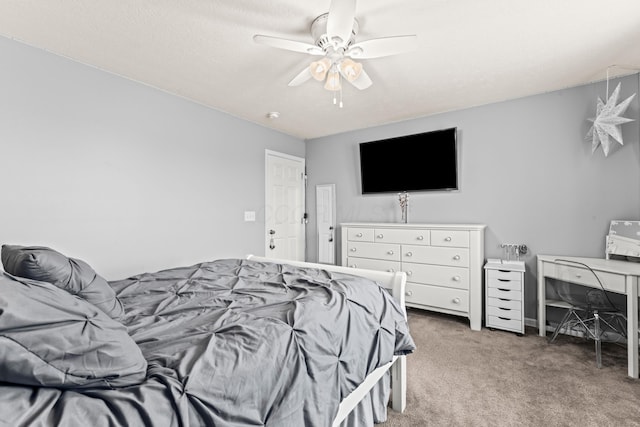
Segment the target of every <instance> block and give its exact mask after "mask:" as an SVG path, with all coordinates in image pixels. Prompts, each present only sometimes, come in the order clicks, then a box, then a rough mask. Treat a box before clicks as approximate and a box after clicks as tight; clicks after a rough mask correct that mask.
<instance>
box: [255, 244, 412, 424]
mask: <svg viewBox="0 0 640 427" xmlns="http://www.w3.org/2000/svg"><path fill="white" fill-rule="evenodd" d="M247 259H250V260H253V261H258V262H275V263H278V264H289V265H294V266H297V267H308V268H321V269H324V270H327V271H334V272H338V273H345V274H354V275H356V276H362V277H366V278H367V279H370V280H374V281H376V282H378V283H380V284H381V285H382V286H384V287H385V288H387V289H389V290H390V291H391V294H392V295H393V297H394V298H395V299H396V300H397V301H398V302H399V303H400V305H401V306H402V309H403V311H404V313H405V317H406V316H407V314H406V307H405V300H404V295H405V294H404V292H405V290H404V288H405V284H406V281H407V275H406V274H405V273H404V272H393V273H390V272H386V271H374V270H365V269H362V268H351V267H344V266H337V265H330V264H316V263H311V262H303V261H290V260H281V259H272V258H265V257H259V256H254V255H248V256H247ZM389 369H391V407H392V408H393V410H394V411H396V412H404V409H405V407H406V406H407V359H406V356H394V357H393V360H392V361H391V362H389V363H387V364H386V365H383V366H381V367H379V368H377V369H376V370H374V371H373V372H371V373H370V374H369V375H368V376H367V377H366V378H365V380H364V381H363V382H362V384H360V385H359V386H358V387H357V388H356V389H355V390H353V391H352V392H351V393H350V394H349V395H348V396H347V397H346V398H344V399H343V400H342V402H341V403H340V407H339V409H338V414H337V415H336V418H335V419H334V421H333V425H332V426H333V427H338V426H339V425H340V423H342V421H344V420H345V418H346V417H347V415H349V413H350V412H351V411H353V409H354V408H355V407H356V406H357V405H358V403H359V402H360V401H361V400H362V399H363V398H364V397H365V396H366V395H367V394H368V393H369V392H370V391H371V389H372V388H373V386H374V385H375V384H376V383H377V382H378V381H379V380H380V378H382V376H383V375H384V374H385V372H387V371H388V370H389Z"/></svg>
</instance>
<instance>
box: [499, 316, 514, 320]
mask: <svg viewBox="0 0 640 427" xmlns="http://www.w3.org/2000/svg"><path fill="white" fill-rule="evenodd" d="M498 319H502V320H511V319H509V318H508V317H501V316H498Z"/></svg>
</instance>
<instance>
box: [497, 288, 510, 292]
mask: <svg viewBox="0 0 640 427" xmlns="http://www.w3.org/2000/svg"><path fill="white" fill-rule="evenodd" d="M498 290H499V291H502V292H510V291H511V289H502V288H498Z"/></svg>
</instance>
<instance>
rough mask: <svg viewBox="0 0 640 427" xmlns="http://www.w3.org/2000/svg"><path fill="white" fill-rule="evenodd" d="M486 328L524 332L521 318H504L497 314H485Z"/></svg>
mask: <svg viewBox="0 0 640 427" xmlns="http://www.w3.org/2000/svg"><path fill="white" fill-rule="evenodd" d="M487 328H499V329H506V330H508V331H514V332H520V333H522V332H524V328H523V325H522V320H516V319H504V318H501V317H497V316H487Z"/></svg>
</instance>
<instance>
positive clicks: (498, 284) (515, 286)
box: [487, 277, 522, 291]
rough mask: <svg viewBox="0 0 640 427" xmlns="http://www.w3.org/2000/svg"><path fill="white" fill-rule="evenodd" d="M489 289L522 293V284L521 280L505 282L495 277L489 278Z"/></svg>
mask: <svg viewBox="0 0 640 427" xmlns="http://www.w3.org/2000/svg"><path fill="white" fill-rule="evenodd" d="M487 287H489V288H499V289H511V290H515V291H521V290H522V282H521V281H520V280H516V281H514V280H504V279H496V278H494V277H489V278H488V279H487Z"/></svg>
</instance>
